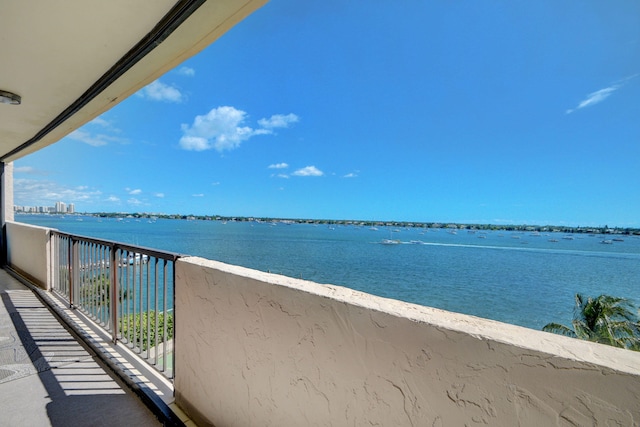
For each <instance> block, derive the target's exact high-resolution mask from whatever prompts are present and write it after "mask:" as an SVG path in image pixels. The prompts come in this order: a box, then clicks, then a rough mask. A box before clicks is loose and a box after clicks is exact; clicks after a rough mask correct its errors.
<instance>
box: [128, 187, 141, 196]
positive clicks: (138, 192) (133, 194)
mask: <svg viewBox="0 0 640 427" xmlns="http://www.w3.org/2000/svg"><path fill="white" fill-rule="evenodd" d="M127 191H128V192H129V194H131V195H132V196H135V195H136V194H140V193H142V190H141V189H139V188H136V189H135V190H131V189H129V188H127Z"/></svg>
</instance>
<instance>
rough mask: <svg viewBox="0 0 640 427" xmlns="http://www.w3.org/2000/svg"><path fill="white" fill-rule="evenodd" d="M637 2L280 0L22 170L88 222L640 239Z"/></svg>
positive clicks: (24, 162)
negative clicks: (589, 232) (386, 223)
mask: <svg viewBox="0 0 640 427" xmlns="http://www.w3.org/2000/svg"><path fill="white" fill-rule="evenodd" d="M639 17H640V4H637V3H635V2H620V3H617V4H616V7H611V6H610V5H607V4H602V3H600V2H596V1H587V2H584V3H581V4H580V5H574V4H558V3H557V2H553V1H541V2H536V3H535V4H530V3H523V4H509V5H502V4H500V5H498V4H493V5H492V4H474V5H465V7H462V6H459V5H455V4H446V3H443V4H439V3H436V4H424V3H423V2H418V1H415V0H411V1H409V2H405V3H403V4H401V5H399V4H375V5H368V6H367V8H366V10H363V8H362V7H361V6H358V5H356V4H342V3H338V2H329V3H327V2H305V3H304V4H299V3H298V2H293V1H290V0H273V1H271V2H269V3H267V4H266V5H265V6H264V7H263V8H261V9H259V10H258V11H256V12H255V13H254V14H252V15H250V16H249V17H248V18H247V19H245V20H244V21H242V22H240V23H239V24H238V25H237V26H236V27H234V28H232V29H231V30H230V31H229V32H228V33H227V34H225V35H224V36H223V37H222V38H221V39H219V40H218V41H217V42H215V43H214V44H213V45H212V46H210V47H209V48H207V49H206V50H205V51H203V52H202V53H201V54H199V55H197V56H196V57H194V58H192V59H190V60H188V61H186V62H185V63H183V64H181V65H180V66H178V67H177V68H176V69H174V70H172V71H170V72H169V73H167V74H166V75H164V76H162V77H160V78H159V79H158V80H156V81H155V82H153V83H151V84H150V85H148V86H147V87H145V88H143V89H142V90H141V91H139V92H138V93H137V94H135V95H134V96H132V97H130V98H129V99H127V100H125V101H123V102H122V103H120V104H119V105H117V106H116V107H115V108H113V109H112V110H110V111H108V112H106V113H105V114H103V115H102V116H100V117H98V118H96V119H94V120H93V121H91V122H90V123H88V124H87V125H85V126H84V127H82V128H81V129H78V130H76V131H75V132H73V133H71V134H70V135H69V136H67V137H66V138H64V139H63V140H61V141H60V142H59V143H57V144H54V145H53V146H50V147H48V148H46V149H44V150H41V151H40V152H38V153H35V154H32V155H30V156H27V157H25V158H23V159H20V160H18V161H16V162H15V169H14V172H15V174H14V175H15V180H14V183H15V184H14V198H15V202H16V205H35V204H36V203H40V201H42V202H43V203H44V202H45V201H47V202H49V203H53V202H55V201H56V200H68V201H69V202H72V203H75V205H76V206H77V210H79V211H82V212H100V211H104V212H159V213H182V214H194V215H207V214H208V215H214V214H215V215H224V216H256V217H282V218H329V219H345V218H354V219H363V220H399V221H416V222H428V221H434V222H445V223H446V222H456V223H495V224H557V225H574V226H577V225H584V226H603V225H605V224H608V225H609V226H623V227H640V215H639V214H640V200H639V199H638V198H637V197H633V194H635V189H636V188H637V186H638V184H640V171H638V168H637V165H636V163H637V161H636V159H638V158H640V146H639V145H638V141H640V123H638V120H637V117H640V102H639V101H638V100H640V54H639V53H638V52H640V49H638V45H639V44H640V33H639V30H638V28H640V22H639V21H640V18H639Z"/></svg>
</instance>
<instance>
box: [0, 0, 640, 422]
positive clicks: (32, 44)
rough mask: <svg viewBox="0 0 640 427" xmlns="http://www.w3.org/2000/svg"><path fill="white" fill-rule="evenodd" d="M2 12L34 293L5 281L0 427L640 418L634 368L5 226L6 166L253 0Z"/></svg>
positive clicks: (393, 309) (483, 329)
mask: <svg viewBox="0 0 640 427" xmlns="http://www.w3.org/2000/svg"><path fill="white" fill-rule="evenodd" d="M5 3H7V6H4V5H3V12H4V14H3V16H5V17H6V19H5V21H4V22H3V25H2V26H1V27H0V39H2V40H11V43H10V44H7V46H6V48H7V49H6V52H3V68H2V71H3V75H2V78H3V79H2V81H1V82H0V84H1V85H2V86H1V87H0V90H2V91H3V92H4V93H7V92H15V93H16V94H19V95H20V96H21V98H22V105H10V106H8V105H2V106H1V107H2V109H3V110H2V113H1V114H0V135H2V138H0V175H1V178H2V182H1V184H0V196H1V199H0V226H1V228H2V229H1V233H0V241H1V243H2V244H1V248H0V249H1V252H0V255H1V257H2V258H3V259H2V261H3V262H2V264H3V266H6V271H8V272H11V274H14V275H15V277H19V278H20V280H21V281H24V282H25V283H28V284H29V286H31V287H32V289H34V290H31V288H29V287H25V285H22V284H20V283H18V282H17V281H15V280H14V278H12V277H10V276H7V275H5V274H4V273H5V272H4V271H0V285H1V286H2V287H0V289H2V296H3V305H2V306H0V313H1V314H0V316H2V317H1V318H0V320H1V321H2V325H3V326H6V327H7V329H6V331H7V334H5V335H2V337H4V338H6V337H7V336H9V337H10V336H12V335H11V333H12V331H13V333H14V335H13V337H15V341H14V342H15V344H16V347H15V348H16V351H17V352H18V353H20V352H22V353H20V354H23V355H29V357H26V356H25V357H20V358H18V359H17V360H19V361H20V363H21V366H20V367H19V368H20V369H16V372H18V373H21V374H20V375H24V376H21V377H20V378H19V379H18V378H17V377H16V378H14V377H12V375H13V373H11V372H13V371H11V372H10V373H8V374H6V375H5V373H6V372H5V373H3V375H5V376H4V377H3V378H9V379H10V380H8V381H6V382H4V383H2V382H0V397H1V398H2V400H0V405H2V411H1V412H0V424H2V425H5V424H7V425H15V424H25V425H29V424H31V425H46V424H51V425H69V424H77V425H80V424H90V423H94V422H95V423H102V424H109V425H113V424H116V425H126V424H135V425H138V424H142V425H145V424H149V425H151V424H154V423H157V421H155V419H154V416H153V415H150V413H148V412H147V410H146V409H145V408H144V406H142V405H141V404H140V402H141V400H138V397H136V396H140V397H141V399H142V401H144V402H145V403H146V404H148V406H149V407H152V408H154V410H155V411H156V414H159V416H160V417H161V418H162V422H163V423H165V424H167V425H170V424H176V425H179V424H181V423H183V422H186V423H187V424H189V423H192V424H197V425H216V426H252V425H256V426H263V425H277V426H289V425H291V426H300V425H391V426H405V425H406V426H409V425H411V426H415V425H433V426H450V425H453V426H458V425H475V424H486V425H524V426H527V425H531V426H539V425H638V423H639V422H640V354H639V353H635V352H630V351H625V350H621V349H616V348H610V347H607V346H602V345H597V344H592V343H588V342H582V341H578V340H573V339H569V338H565V337H561V336H555V335H552V334H547V333H543V332H539V331H533V330H529V329H525V328H521V327H517V326H513V325H508V324H503V323H499V322H495V321H489V320H485V319H479V318H476V317H472V316H466V315H461V314H455V313H450V312H446V311H442V310H437V309H433V308H429V307H423V306H417V305H412V304H407V303H403V302H400V301H395V300H389V299H384V298H380V297H375V296H372V295H368V294H364V293H361V292H357V291H353V290H350V289H346V288H342V287H338V286H332V285H320V284H317V283H313V282H308V281H304V280H298V279H293V278H289V277H284V276H279V275H275V274H269V273H264V272H259V271H255V270H250V269H246V268H242V267H237V266H232V265H226V264H223V263H220V262H216V261H212V260H206V259H202V258H197V257H190V256H184V257H177V256H174V255H172V254H166V253H162V251H159V250H154V249H148V248H139V247H135V246H130V245H121V244H118V243H117V242H107V241H100V240H98V239H91V238H83V237H80V236H71V235H66V234H65V233H60V232H59V231H58V230H51V229H46V228H40V227H32V226H27V225H24V224H19V223H15V222H13V217H12V212H13V211H12V207H13V193H12V191H13V190H12V189H13V183H12V173H11V170H12V161H14V160H16V159H19V158H21V157H22V156H24V155H26V154H29V153H31V152H34V151H36V150H39V149H41V148H44V147H46V146H48V145H50V144H53V143H55V142H57V141H58V140H60V139H61V138H63V137H64V136H65V135H68V134H69V133H70V132H72V131H74V130H75V129H78V128H79V127H80V126H82V125H83V124H85V123H87V122H89V121H90V120H92V119H94V118H95V117H98V116H99V115H100V114H101V113H103V112H104V111H107V110H108V109H109V108H111V107H112V106H113V105H115V104H116V103H117V102H119V101H121V100H122V99H125V98H127V97H128V96H130V95H131V94H133V93H135V92H136V91H137V90H139V89H141V88H142V87H144V86H146V85H147V84H149V83H151V82H153V81H154V80H155V79H157V78H158V77H160V76H161V75H162V74H163V73H164V72H166V71H168V70H170V69H172V68H173V67H175V66H176V65H178V64H180V63H181V62H182V61H184V60H185V59H187V58H189V57H191V56H193V55H194V54H196V53H197V52H199V51H200V50H202V49H203V48H205V47H206V46H208V45H209V44H211V43H212V42H213V41H215V40H216V39H217V38H218V37H220V36H221V35H223V34H224V33H225V32H226V31H227V30H228V29H229V28H231V27H232V26H233V25H235V24H236V23H238V22H239V21H241V20H242V19H243V18H244V17H245V16H247V15H248V14H250V13H251V12H252V11H253V10H255V9H257V8H258V7H260V6H261V5H262V4H264V3H265V1H264V0H219V1H215V2H214V1H208V2H207V1H204V0H179V1H160V0H159V1H156V2H101V3H98V2H93V3H91V7H87V5H86V2H82V1H76V0H70V1H69V2H66V3H65V7H62V8H61V7H59V6H58V5H57V3H55V2H39V7H38V8H33V7H32V5H31V4H30V2H5ZM70 29H73V31H74V32H73V33H70V32H69V30H70ZM3 47H5V46H3ZM5 99H6V100H7V101H10V100H11V99H9V98H5ZM105 179H108V178H105ZM144 255H146V261H145V258H144ZM165 262H166V263H165ZM165 284H166V286H167V287H166V291H165ZM156 300H157V304H156ZM42 301H44V303H43V302H42ZM43 304H46V305H43ZM46 307H49V308H48V309H47V308H46ZM150 311H154V312H155V313H156V315H155V316H154V317H153V320H151V316H150V315H149V314H148V313H149V312H150ZM159 312H162V315H163V319H167V318H168V316H169V315H170V314H171V315H172V317H173V330H174V333H173V334H170V333H169V331H168V329H169V328H168V327H167V328H166V329H167V331H165V326H166V325H165V322H164V321H163V322H160V321H159V315H158V314H157V313H159ZM52 313H55V314H52ZM145 314H146V320H144V319H145V316H144V315H145ZM136 315H138V320H137V321H136V320H135V319H136V317H135V316H136ZM127 316H133V317H132V319H134V320H133V321H131V322H130V321H129V320H128V319H131V317H127ZM58 318H59V319H61V320H62V321H64V322H65V324H66V325H67V326H65V327H61V326H60V323H59V322H58V320H56V319H58ZM9 319H10V321H9ZM160 325H162V326H160ZM12 328H13V329H12ZM69 330H71V331H73V333H71V334H70V333H69V332H68V331H69ZM144 331H146V338H145V332H144ZM151 331H153V334H152V333H151ZM151 335H153V336H154V337H155V338H154V339H151V338H150V337H151ZM76 336H77V337H80V338H81V341H77V340H76V338H75V337H76ZM6 342H7V340H6V339H5V340H4V341H2V342H0V345H4V343H6ZM87 348H89V349H90V350H87ZM94 355H96V356H100V359H99V360H100V361H98V359H97V358H94ZM105 367H107V368H105ZM112 371H113V372H119V374H118V376H117V377H116V379H114V377H113V376H112V375H111V372H112ZM18 380H19V381H23V382H22V383H21V384H28V386H27V387H25V388H18V387H16V388H15V389H14V388H13V387H12V385H13V384H12V383H14V382H15V381H18ZM123 384H125V385H123ZM128 390H135V391H136V392H137V394H132V393H130V392H129V391H128ZM70 408H73V411H71V410H70ZM80 408H81V409H80ZM183 414H184V415H183ZM185 416H188V417H189V418H190V419H191V421H186V418H185ZM27 417H30V418H29V419H28V418H27Z"/></svg>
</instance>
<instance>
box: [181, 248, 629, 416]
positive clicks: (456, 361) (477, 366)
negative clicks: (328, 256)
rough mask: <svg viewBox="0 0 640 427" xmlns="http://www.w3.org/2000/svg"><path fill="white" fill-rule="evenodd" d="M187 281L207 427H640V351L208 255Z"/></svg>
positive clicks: (193, 366)
mask: <svg viewBox="0 0 640 427" xmlns="http://www.w3.org/2000/svg"><path fill="white" fill-rule="evenodd" d="M176 283H177V285H176V306H175V307H176V334H175V339H176V345H175V358H176V378H175V390H176V401H177V403H178V405H179V406H181V407H182V408H183V409H185V410H186V412H188V413H189V414H190V415H191V416H192V417H193V419H194V420H195V421H197V422H198V423H199V425H207V424H213V425H216V426H219V427H220V426H267V425H273V426H301V425H335V426H344V425H353V426H360V425H389V426H417V425H420V426H423V425H424V426H450V425H476V424H487V425H505V426H506V425H509V426H513V425H520V426H540V425H548V426H551V425H637V424H638V423H640V353H636V352H631V351H626V350H621V349H616V348H611V347H608V346H604V345H597V344H592V343H588V342H583V341H579V340H575V339H571V338H565V337H560V336H556V335H553V334H548V333H544V332H539V331H534V330H530V329H526V328H521V327H517V326H513V325H508V324H503V323H500V322H494V321H490V320H485V319H479V318H476V317H472V316H467V315H460V314H456V313H451V312H446V311H442V310H437V309H432V308H427V307H422V306H417V305H412V304H407V303H403V302H399V301H395V300H389V299H384V298H379V297H375V296H371V295H367V294H364V293H361V292H357V291H353V290H349V289H346V288H342V287H338V286H332V285H321V284H317V283H313V282H308V281H303V280H297V279H292V278H288V277H283V276H279V275H274V274H268V273H263V272H259V271H255V270H250V269H246V268H242V267H237V266H230V265H226V264H223V263H219V262H215V261H209V260H205V259H201V258H195V257H189V258H182V259H180V260H179V261H178V262H177V263H176Z"/></svg>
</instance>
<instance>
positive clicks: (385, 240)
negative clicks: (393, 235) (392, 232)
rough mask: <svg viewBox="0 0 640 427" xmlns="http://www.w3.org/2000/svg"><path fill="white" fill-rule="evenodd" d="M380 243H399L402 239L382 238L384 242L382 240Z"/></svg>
mask: <svg viewBox="0 0 640 427" xmlns="http://www.w3.org/2000/svg"><path fill="white" fill-rule="evenodd" d="M380 244H382V245H399V244H400V240H397V239H382V242H380Z"/></svg>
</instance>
